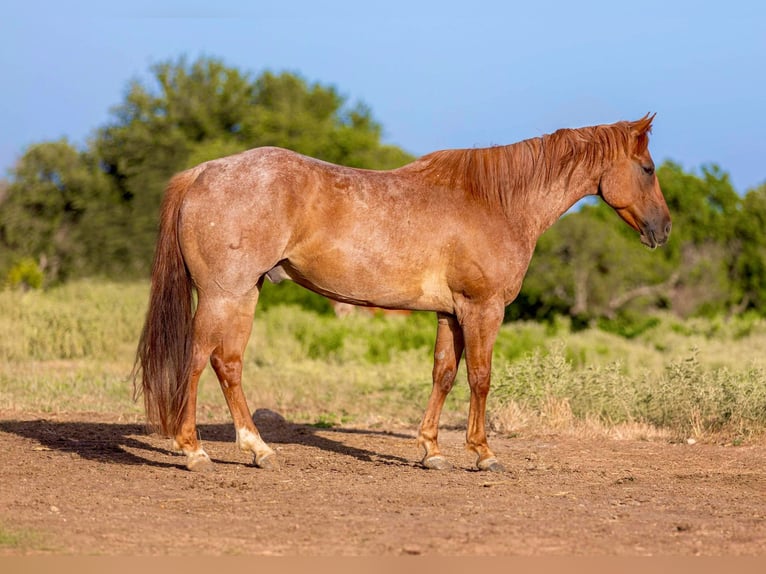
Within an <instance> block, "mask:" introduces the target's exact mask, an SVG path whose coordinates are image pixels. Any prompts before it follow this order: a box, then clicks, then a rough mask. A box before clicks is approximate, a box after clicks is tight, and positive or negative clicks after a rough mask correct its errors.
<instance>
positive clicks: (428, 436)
mask: <svg viewBox="0 0 766 574" xmlns="http://www.w3.org/2000/svg"><path fill="white" fill-rule="evenodd" d="M437 316H438V320H439V323H438V327H437V331H436V344H435V345H434V368H433V372H432V375H433V388H432V389H431V397H430V398H429V399H428V406H427V407H426V412H425V414H424V415H423V422H422V423H421V424H420V431H419V433H418V444H419V445H420V446H421V447H422V448H423V449H424V451H425V454H424V455H423V466H425V467H426V468H431V469H436V470H445V469H448V468H450V467H451V465H450V464H449V462H447V459H446V458H444V456H442V454H441V451H440V450H439V443H438V434H439V418H440V416H441V412H442V407H443V406H444V401H445V400H446V398H447V394H449V392H450V390H451V389H452V385H453V384H454V382H455V375H456V374H457V368H458V365H459V364H460V357H461V356H462V354H463V332H462V330H461V329H460V325H459V324H458V322H457V319H456V318H455V317H454V316H453V315H446V314H442V313H439V314H438V315H437Z"/></svg>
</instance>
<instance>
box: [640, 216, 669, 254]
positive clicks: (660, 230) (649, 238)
mask: <svg viewBox="0 0 766 574" xmlns="http://www.w3.org/2000/svg"><path fill="white" fill-rule="evenodd" d="M672 227H673V224H672V223H671V222H670V221H669V220H668V221H666V222H665V223H664V225H659V226H655V225H651V224H649V225H646V226H645V227H644V228H643V229H642V230H641V243H643V244H644V245H646V246H647V247H649V248H651V249H654V248H656V247H659V246H661V245H665V244H666V243H667V242H668V238H669V237H670V229H671V228H672Z"/></svg>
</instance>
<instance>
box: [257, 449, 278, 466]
mask: <svg viewBox="0 0 766 574" xmlns="http://www.w3.org/2000/svg"><path fill="white" fill-rule="evenodd" d="M253 464H254V465H255V466H257V467H258V468H262V469H263V470H279V460H278V459H277V455H276V454H274V453H273V452H270V453H268V454H264V455H263V456H262V457H260V458H258V457H257V456H256V457H255V459H254V460H253Z"/></svg>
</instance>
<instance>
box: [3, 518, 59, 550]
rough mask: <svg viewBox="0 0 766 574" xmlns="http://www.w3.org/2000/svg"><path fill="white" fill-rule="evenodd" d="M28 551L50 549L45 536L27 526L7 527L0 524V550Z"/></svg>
mask: <svg viewBox="0 0 766 574" xmlns="http://www.w3.org/2000/svg"><path fill="white" fill-rule="evenodd" d="M2 549H7V550H14V551H21V552H29V551H33V550H48V549H50V548H49V546H48V544H47V543H46V542H45V537H44V536H43V535H42V534H40V533H38V532H35V531H33V530H29V529H27V528H9V527H7V526H5V525H3V524H0V550H2Z"/></svg>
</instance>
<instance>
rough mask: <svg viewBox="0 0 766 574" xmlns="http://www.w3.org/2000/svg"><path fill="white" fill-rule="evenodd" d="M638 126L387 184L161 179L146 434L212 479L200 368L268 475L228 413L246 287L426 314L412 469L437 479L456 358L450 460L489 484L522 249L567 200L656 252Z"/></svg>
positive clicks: (337, 170) (538, 142)
mask: <svg viewBox="0 0 766 574" xmlns="http://www.w3.org/2000/svg"><path fill="white" fill-rule="evenodd" d="M655 115H656V114H655ZM655 115H651V116H650V115H649V114H647V115H645V116H644V117H642V118H641V119H639V120H636V121H620V122H617V123H614V124H603V125H596V126H590V127H583V128H577V129H560V130H557V131H555V132H553V133H550V134H546V135H543V136H540V137H535V138H531V139H526V140H523V141H520V142H518V143H514V144H511V145H506V146H493V147H487V148H473V149H450V150H442V151H436V152H433V153H430V154H428V155H425V156H423V157H420V158H419V159H417V160H415V161H413V162H412V163H409V164H407V165H405V166H403V167H400V168H398V169H393V170H380V171H377V170H365V169H356V168H350V167H343V166H339V165H334V164H331V163H327V162H324V161H321V160H318V159H314V158H310V157H307V156H304V155H300V154H298V153H295V152H293V151H289V150H286V149H281V148H276V147H260V148H254V149H251V150H249V151H245V152H242V153H239V154H235V155H231V156H227V157H224V158H221V159H216V160H212V161H208V162H205V163H202V164H200V165H198V166H196V167H193V168H191V169H188V170H186V171H183V172H180V173H178V174H176V175H175V176H173V177H172V178H171V180H170V181H169V183H168V185H167V187H166V190H165V194H164V197H163V200H162V206H161V213H160V225H159V233H158V238H157V243H156V251H155V256H154V262H153V266H152V275H151V290H150V295H149V303H148V310H147V314H146V321H145V324H144V327H143V330H142V333H141V336H140V340H139V343H138V349H137V353H136V363H135V366H134V370H133V384H134V391H135V393H136V396H137V398H138V396H139V395H143V398H144V405H145V409H146V416H147V421H148V424H149V426H150V427H151V428H153V429H155V430H156V431H157V432H161V433H163V434H164V435H166V436H168V437H172V438H174V447H175V448H176V450H178V451H182V452H183V453H184V454H185V455H186V467H187V468H188V469H190V470H206V469H208V468H210V467H211V466H212V462H211V459H210V457H209V456H208V454H207V453H206V452H205V450H204V449H203V448H202V446H201V443H200V441H199V440H198V437H197V432H196V405H197V387H198V382H199V378H200V374H201V373H202V371H203V370H204V368H205V366H206V364H207V362H208V361H210V364H211V365H212V368H213V370H214V371H215V373H216V375H217V377H218V380H219V383H220V386H221V389H222V391H223V394H224V396H225V398H226V401H227V404H228V407H229V410H230V412H231V416H232V419H233V422H234V426H235V430H236V444H237V445H238V446H239V448H241V449H243V450H244V451H249V452H251V453H252V455H253V465H254V466H256V467H260V468H278V466H279V463H278V460H277V457H276V455H275V453H274V451H273V450H272V449H271V448H270V447H269V446H268V445H267V444H266V442H265V441H264V440H263V439H262V437H261V435H260V433H259V431H258V429H257V428H256V426H255V424H254V422H253V418H252V416H251V411H250V410H249V408H248V405H247V402H246V400H245V395H244V393H243V390H242V357H243V353H244V351H245V347H246V345H247V342H248V339H249V337H250V332H251V329H252V323H253V318H254V313H255V308H256V304H257V302H258V295H259V293H260V290H261V287H262V285H263V282H264V280H265V279H267V278H268V279H269V280H271V281H275V282H277V281H280V280H283V279H290V280H292V281H295V282H296V283H298V284H300V285H302V286H303V287H306V288H308V289H311V290H313V291H315V292H317V293H319V294H322V295H325V296H327V297H330V298H332V299H334V300H336V301H341V302H345V303H350V304H353V305H360V306H369V307H381V308H384V309H403V310H413V311H414V310H421V311H433V312H435V313H436V319H437V321H436V340H435V345H434V352H433V370H432V384H433V386H432V390H431V394H430V397H429V399H428V403H427V406H426V410H425V413H424V416H423V419H422V422H421V424H420V427H419V429H418V434H417V443H418V445H419V448H420V449H421V450H422V453H423V456H422V459H421V460H420V464H421V465H422V466H423V467H425V468H428V469H437V470H441V469H447V468H450V467H451V463H450V462H449V461H448V460H447V459H446V457H445V456H443V455H442V453H441V451H440V449H439V442H438V429H439V417H440V414H441V411H442V407H443V405H444V401H445V399H446V397H447V394H448V393H449V392H450V390H451V388H452V386H453V383H454V382H455V376H456V372H457V369H458V365H459V363H460V361H461V358H462V357H463V356H465V362H466V368H467V378H468V385H469V387H470V402H469V407H468V421H467V427H466V435H465V436H466V448H467V449H468V450H469V451H473V453H474V454H475V455H476V462H475V465H476V467H477V468H478V469H480V470H485V471H496V472H502V471H503V470H504V466H503V464H502V463H501V462H500V461H499V460H498V459H497V457H496V456H495V454H494V453H493V451H492V450H491V449H490V447H489V445H488V443H487V434H486V429H485V417H486V401H487V395H488V393H489V388H490V372H491V365H492V349H493V345H494V342H495V339H496V336H497V334H498V330H499V328H500V325H501V323H502V321H503V315H504V309H505V307H506V306H507V305H508V304H509V303H511V302H512V301H513V300H514V299H515V298H516V296H517V294H518V293H519V290H520V289H521V284H522V280H523V278H524V275H525V274H526V271H527V267H528V265H529V262H530V259H531V258H532V254H533V251H534V249H535V244H536V242H537V239H538V238H539V237H540V235H541V234H542V233H543V231H545V230H546V229H547V228H548V227H549V226H551V225H552V224H553V223H554V222H555V221H556V220H557V219H559V217H560V216H562V215H563V214H564V213H565V212H566V211H567V210H568V209H569V208H570V207H571V206H573V205H574V204H575V203H576V202H577V201H578V200H580V199H581V198H583V197H585V196H588V195H597V196H599V197H600V198H601V199H602V200H603V201H605V202H606V203H607V204H608V205H609V206H611V207H612V208H613V210H614V211H616V212H617V214H618V215H619V216H620V217H621V218H622V219H623V220H624V221H625V222H626V223H627V224H628V225H629V226H630V227H632V228H633V229H634V230H635V231H637V232H638V234H639V237H640V241H641V242H642V243H643V244H645V245H646V246H648V247H650V248H655V247H657V246H658V245H662V244H664V243H665V242H666V241H667V239H668V236H669V234H670V229H671V218H670V213H669V212H668V207H667V204H666V203H665V199H664V197H663V195H662V191H661V189H660V185H659V183H658V180H657V177H656V175H655V171H654V162H653V160H652V157H651V155H650V153H649V148H648V145H649V133H650V130H651V127H652V122H653V120H654V117H655ZM195 292H196V305H195V303H194V300H195V298H194V294H195Z"/></svg>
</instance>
